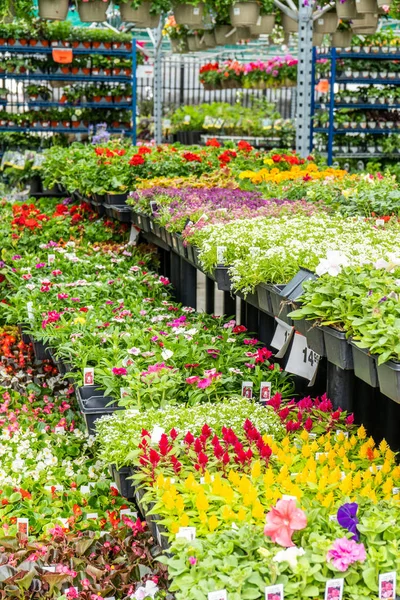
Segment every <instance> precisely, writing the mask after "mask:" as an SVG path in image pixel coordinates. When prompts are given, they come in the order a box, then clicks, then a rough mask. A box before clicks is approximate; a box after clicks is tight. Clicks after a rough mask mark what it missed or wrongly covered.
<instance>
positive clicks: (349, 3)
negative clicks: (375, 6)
mask: <svg viewBox="0 0 400 600" xmlns="http://www.w3.org/2000/svg"><path fill="white" fill-rule="evenodd" d="M336 12H337V16H338V17H339V19H354V18H355V17H356V16H357V10H356V1H355V0H345V2H341V0H336Z"/></svg>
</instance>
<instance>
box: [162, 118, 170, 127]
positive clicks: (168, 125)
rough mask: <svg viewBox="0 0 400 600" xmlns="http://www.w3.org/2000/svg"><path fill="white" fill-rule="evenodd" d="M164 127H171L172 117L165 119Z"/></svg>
mask: <svg viewBox="0 0 400 600" xmlns="http://www.w3.org/2000/svg"><path fill="white" fill-rule="evenodd" d="M163 127H164V129H171V119H164V120H163Z"/></svg>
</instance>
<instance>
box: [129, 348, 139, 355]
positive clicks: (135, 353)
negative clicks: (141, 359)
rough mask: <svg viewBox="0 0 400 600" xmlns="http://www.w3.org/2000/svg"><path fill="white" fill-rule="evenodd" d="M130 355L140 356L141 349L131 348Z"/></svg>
mask: <svg viewBox="0 0 400 600" xmlns="http://www.w3.org/2000/svg"><path fill="white" fill-rule="evenodd" d="M128 354H133V356H139V354H140V349H139V348H135V347H133V348H129V350H128Z"/></svg>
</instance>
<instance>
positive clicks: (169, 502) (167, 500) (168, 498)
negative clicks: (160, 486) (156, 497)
mask: <svg viewBox="0 0 400 600" xmlns="http://www.w3.org/2000/svg"><path fill="white" fill-rule="evenodd" d="M161 499H162V501H163V504H164V505H165V508H167V509H168V510H169V511H172V510H173V509H174V508H175V498H174V497H173V496H172V495H171V493H170V492H164V494H163V495H162V496H161Z"/></svg>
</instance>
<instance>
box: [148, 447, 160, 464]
mask: <svg viewBox="0 0 400 600" xmlns="http://www.w3.org/2000/svg"><path fill="white" fill-rule="evenodd" d="M149 460H150V463H151V464H152V466H153V467H156V466H157V465H158V463H159V462H160V460H161V456H160V455H159V454H158V452H156V451H155V450H154V449H153V448H150V453H149Z"/></svg>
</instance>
